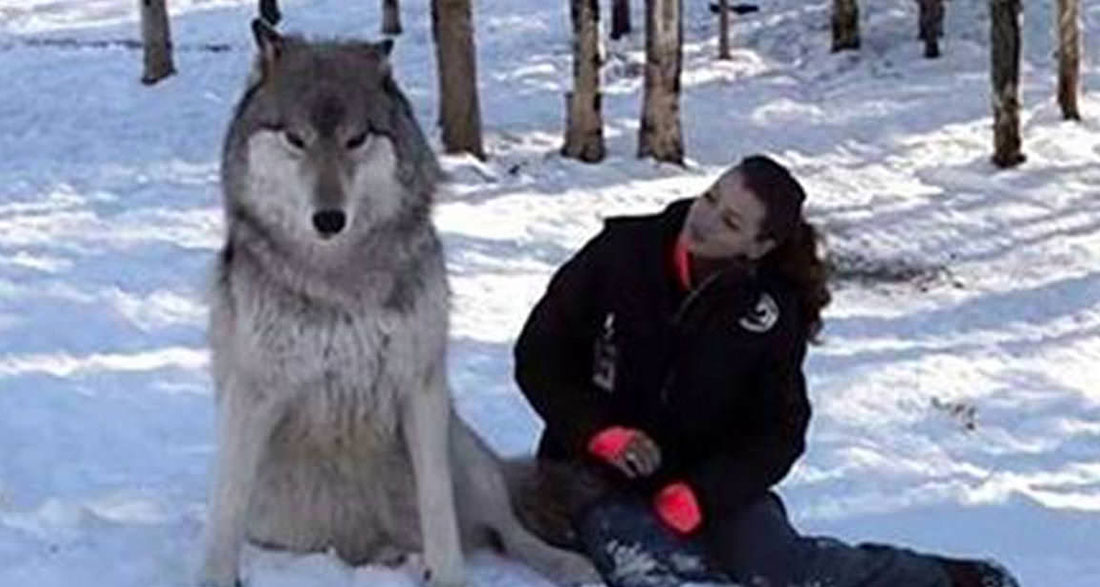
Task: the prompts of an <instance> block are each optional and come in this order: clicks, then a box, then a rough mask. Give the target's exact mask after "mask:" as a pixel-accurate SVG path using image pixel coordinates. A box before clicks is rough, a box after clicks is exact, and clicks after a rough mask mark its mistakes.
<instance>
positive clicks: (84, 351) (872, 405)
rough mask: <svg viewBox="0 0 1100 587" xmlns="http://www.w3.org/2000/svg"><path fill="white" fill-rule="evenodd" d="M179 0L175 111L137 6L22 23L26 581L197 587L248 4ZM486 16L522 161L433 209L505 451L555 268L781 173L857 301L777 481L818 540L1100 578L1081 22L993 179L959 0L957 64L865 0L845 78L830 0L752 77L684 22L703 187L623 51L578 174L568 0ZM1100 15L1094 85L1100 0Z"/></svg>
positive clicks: (396, 577)
mask: <svg viewBox="0 0 1100 587" xmlns="http://www.w3.org/2000/svg"><path fill="white" fill-rule="evenodd" d="M169 4H170V5H172V7H173V10H174V11H175V13H176V14H175V17H174V20H173V27H174V30H173V33H174V36H175V40H176V45H177V55H176V58H177V65H178V67H179V70H180V75H178V76H176V77H174V78H172V79H170V80H168V81H167V82H165V83H163V84H162V85H159V86H157V87H155V88H152V89H149V88H144V87H142V86H140V85H139V84H138V83H137V79H138V77H139V75H140V72H139V68H140V54H139V53H138V52H136V51H134V50H131V49H128V48H127V47H126V45H125V43H119V41H126V40H132V39H134V38H136V31H137V25H136V23H135V14H134V10H135V9H134V6H135V5H136V3H134V2H132V0H0V72H3V83H2V84H0V585H4V586H8V585H11V586H23V585H35V586H36V587H52V586H55V585H56V586H64V587H71V586H72V585H84V584H95V585H111V586H119V587H131V586H133V587H137V586H141V587H148V586H152V585H156V586H158V587H159V586H185V585H189V584H191V581H192V577H193V575H194V569H195V566H196V559H197V553H198V550H199V548H198V545H199V544H198V543H199V535H200V531H201V521H202V514H203V510H204V496H205V488H206V482H207V464H208V462H209V459H210V456H211V454H212V451H213V446H212V430H211V428H212V426H211V422H212V399H211V389H210V381H209V378H208V376H207V373H206V365H207V356H206V352H205V350H204V345H203V329H204V320H205V308H204V303H203V297H202V292H203V288H204V283H205V279H206V275H207V271H208V268H209V265H210V262H211V260H212V258H213V256H214V252H215V250H216V248H217V246H218V244H219V242H220V231H221V218H220V211H219V208H218V198H219V193H218V186H217V155H218V149H219V142H220V138H221V133H222V130H223V128H224V125H225V122H226V118H227V116H228V113H229V110H230V108H231V106H232V104H233V102H234V100H235V99H236V97H237V94H238V92H239V90H240V89H241V84H242V81H243V76H244V73H245V70H246V68H247V63H248V60H249V54H250V51H251V47H250V40H249V38H248V36H247V20H248V18H249V16H250V10H251V8H252V6H253V2H251V1H248V2H245V1H240V0H170V1H169ZM285 4H286V6H285V7H284V9H285V10H284V11H285V13H286V18H287V21H286V22H287V23H288V24H289V26H290V28H292V29H298V30H303V31H308V32H310V33H315V34H323V35H337V34H338V35H353V34H363V33H365V34H368V35H370V36H375V30H376V29H377V22H378V19H377V2H368V1H365V0H363V1H356V2H340V1H337V0H318V1H306V0H297V1H291V0H286V2H285ZM403 4H404V17H405V21H406V28H407V30H408V32H407V33H406V35H405V36H403V37H402V38H401V39H400V40H399V42H398V46H397V50H396V54H395V59H396V70H397V73H398V76H399V78H400V80H401V82H402V83H403V85H404V86H405V88H406V89H407V91H408V92H409V94H410V96H411V97H412V98H413V100H414V102H415V104H416V107H417V110H418V115H419V116H420V118H421V120H423V121H432V120H434V112H433V105H434V95H435V87H434V73H433V72H434V69H433V68H434V62H433V61H432V58H431V51H432V49H431V45H430V38H429V32H428V30H429V29H428V22H427V14H426V5H427V0H406V1H405V2H403ZM476 4H477V26H478V34H479V38H478V42H479V57H480V63H479V67H480V76H481V83H482V94H481V97H482V105H483V113H484V121H485V126H486V133H487V143H488V144H487V146H488V149H489V152H490V154H491V156H492V159H491V161H490V162H489V163H488V164H486V165H481V164H476V163H472V162H470V161H469V160H465V159H461V158H456V159H449V160H447V161H446V165H447V167H448V168H449V169H450V170H451V171H452V173H453V177H454V180H455V181H454V183H453V185H452V186H451V188H450V192H449V193H448V194H446V195H445V196H443V197H442V198H441V202H440V205H439V207H438V213H437V219H438V222H439V226H440V229H441V231H442V233H443V236H444V238H445V241H446V245H447V252H448V260H449V266H450V271H451V279H452V287H453V289H454V292H455V296H454V301H455V314H454V318H453V341H452V342H453V347H452V348H453V351H452V362H451V373H452V384H453V387H454V391H455V394H456V396H457V398H458V405H459V409H460V411H461V413H462V414H463V415H464V416H465V417H466V418H467V419H469V420H470V421H471V422H473V423H474V425H475V426H476V428H477V429H478V430H479V431H480V432H482V433H483V434H484V435H485V436H486V437H487V438H489V440H490V441H491V442H492V444H493V445H494V446H495V447H496V448H497V449H499V450H500V451H502V452H504V453H508V454H518V453H523V452H526V451H529V450H530V449H531V447H532V443H533V441H534V439H535V437H536V434H537V431H538V423H537V422H536V420H535V419H534V418H533V417H532V414H531V412H530V411H529V410H528V409H527V408H526V407H525V405H524V403H523V401H522V400H521V399H520V397H519V396H518V394H517V392H516V390H515V388H514V386H513V384H512V383H511V380H510V372H511V364H510V360H511V359H510V344H511V342H512V340H513V337H514V336H515V334H516V332H517V331H518V328H519V326H520V325H521V323H522V320H523V319H524V317H525V315H526V312H527V310H528V309H529V308H530V306H531V305H532V304H533V302H534V301H535V300H536V299H537V297H538V296H539V295H540V293H541V292H542V288H543V287H544V286H545V283H546V280H547V278H548V277H549V275H550V273H551V272H552V271H553V269H554V268H555V267H556V266H557V265H558V264H559V263H561V262H562V261H563V260H564V259H566V258H567V256H568V255H569V254H570V252H571V251H573V250H574V249H575V248H576V247H578V246H579V245H580V244H581V243H583V242H584V240H585V239H586V238H587V237H588V236H590V235H591V234H592V233H593V232H594V231H595V230H596V229H597V228H598V227H599V219H600V218H601V217H602V216H606V215H609V214H614V213H621V212H633V211H651V210H655V209H657V208H659V207H660V206H662V205H663V204H664V203H666V202H668V201H670V200H672V199H674V198H677V197H682V196H686V195H692V194H694V193H696V192H697V191H699V190H700V188H702V187H703V186H705V185H706V184H707V183H708V182H709V181H710V180H711V179H712V178H713V177H714V176H715V174H716V173H717V172H718V171H719V170H720V169H722V168H723V167H724V166H725V165H727V164H728V163H730V162H732V161H734V160H735V159H737V158H739V157H740V156H743V155H746V154H749V153H752V152H757V151H763V152H768V153H771V154H773V155H775V156H777V157H779V158H780V159H782V160H783V161H785V162H786V163H788V164H790V165H791V166H792V168H793V169H794V170H795V172H796V174H797V175H798V176H799V177H801V178H802V179H803V180H804V183H805V184H806V186H807V188H808V189H809V191H810V193H811V202H810V214H811V217H812V220H814V221H815V222H817V223H819V225H820V226H821V227H822V228H823V230H824V232H825V233H826V234H827V235H828V237H829V242H830V245H831V250H832V253H833V254H834V256H835V257H836V258H837V259H838V265H839V266H840V268H841V278H842V279H841V280H840V281H838V282H837V283H836V285H835V290H836V301H835V303H834V304H833V305H832V306H831V308H830V309H829V312H828V316H827V330H826V336H825V343H824V344H823V345H821V346H818V347H816V348H814V349H813V350H812V351H811V355H810V359H809V363H808V371H809V377H810V386H811V392H812V399H813V403H814V406H815V419H814V421H813V426H812V428H811V437H810V448H809V451H808V454H807V455H806V457H805V459H804V460H803V461H802V462H801V463H800V465H799V467H798V468H797V469H796V472H795V474H794V475H792V477H791V478H789V479H788V480H787V481H786V482H785V483H784V485H783V486H782V493H783V494H784V495H785V496H786V497H787V498H788V500H789V505H790V507H791V511H792V514H793V516H794V517H795V519H796V521H797V523H798V525H799V526H800V527H801V528H803V529H804V530H806V531H807V532H810V533H821V534H831V535H836V536H840V537H842V538H845V539H848V540H853V541H858V540H875V541H894V542H899V543H903V544H907V545H910V546H913V547H916V548H920V549H925V550H936V551H942V552H949V553H956V554H984V555H991V556H995V557H998V558H1000V559H1001V560H1003V561H1005V562H1006V563H1007V564H1009V566H1011V567H1012V568H1014V569H1015V570H1017V571H1018V573H1019V574H1020V575H1021V578H1022V579H1023V583H1024V584H1025V585H1027V586H1028V587H1033V586H1044V585H1058V586H1059V587H1094V586H1096V585H1100V556H1097V555H1098V554H1100V550H1098V549H1097V546H1096V545H1097V544H1098V543H1100V385H1098V384H1097V381H1098V380H1100V367H1098V365H1100V272H1098V268H1100V122H1098V121H1100V97H1098V96H1097V94H1095V93H1089V94H1086V96H1085V97H1084V98H1083V100H1082V109H1083V111H1084V114H1085V116H1086V118H1087V119H1088V120H1087V121H1086V122H1084V123H1083V124H1072V123H1064V122H1062V121H1060V119H1059V116H1058V112H1057V108H1056V106H1055V104H1054V103H1053V100H1052V95H1053V83H1054V76H1053V73H1052V58H1051V54H1052V40H1051V35H1050V26H1049V24H1050V23H1051V22H1052V20H1053V16H1052V15H1051V5H1052V4H1053V0H1037V1H1035V2H1028V3H1027V5H1028V7H1027V12H1026V16H1025V32H1024V58H1025V66H1024V77H1023V86H1022V94H1023V97H1024V103H1025V112H1024V116H1023V121H1024V124H1023V130H1024V136H1025V151H1026V152H1027V154H1028V155H1029V160H1028V162H1027V164H1026V165H1024V166H1023V167H1021V168H1019V169H1018V170H1014V171H1007V172H997V171H995V170H994V169H993V168H992V167H991V166H990V164H989V163H988V156H989V154H990V143H991V137H990V130H989V125H990V118H989V112H988V111H989V108H988V101H989V100H988V95H989V91H988V84H989V82H988V76H987V73H986V67H987V63H988V53H987V49H986V38H987V36H988V33H987V30H988V27H987V20H986V16H985V6H986V5H987V2H986V1H985V0H954V1H952V2H950V3H948V11H947V38H946V40H945V51H946V52H945V57H944V58H943V59H940V60H937V61H925V60H923V59H922V58H921V57H920V52H921V46H920V44H919V43H918V42H917V41H916V40H915V36H916V15H915V10H916V8H915V4H914V3H913V2H912V1H911V0H875V1H873V2H865V3H864V7H863V9H864V13H863V26H864V31H863V32H864V49H863V50H862V51H860V52H859V53H851V54H843V55H832V54H830V53H829V52H828V51H827V47H828V27H829V24H828V5H829V4H830V3H829V2H827V1H826V0H762V1H761V2H760V4H761V6H762V11H761V12H760V13H758V14H756V15H752V16H750V17H746V18H744V19H741V20H738V21H737V22H736V25H735V28H734V36H735V47H736V50H735V52H734V59H733V61H731V62H727V63H716V62H715V61H714V60H713V59H712V55H713V53H714V51H715V46H716V43H715V38H714V35H713V23H712V21H711V17H710V16H709V13H708V12H707V10H706V7H705V4H704V3H703V2H702V1H701V0H689V1H688V2H687V5H688V6H687V12H688V18H687V23H686V34H687V44H686V47H685V51H686V67H685V74H684V90H685V96H684V104H683V111H684V119H685V127H686V136H687V150H688V154H689V157H690V158H691V164H690V165H689V167H688V169H686V170H684V169H679V168H675V167H668V166H656V165H653V164H652V163H650V162H646V161H638V160H636V159H635V158H634V157H633V152H634V148H635V142H634V141H635V133H636V130H637V113H638V110H639V108H640V104H639V97H640V94H639V88H640V83H641V80H640V78H639V77H638V76H637V64H638V63H639V62H640V60H641V55H640V52H639V48H640V47H641V46H642V39H641V35H636V36H635V38H633V39H630V40H629V41H627V42H624V43H622V44H617V45H614V46H612V47H610V50H611V51H610V53H611V54H610V56H609V65H608V67H607V69H606V73H607V76H606V77H607V79H606V81H607V85H606V87H605V89H606V96H605V106H606V110H605V116H606V122H607V134H608V137H609V148H610V152H611V156H610V157H609V159H608V160H607V161H606V162H604V163H603V164H601V165H598V166H586V165H583V164H578V163H573V162H567V161H563V160H562V159H560V158H559V157H557V155H556V148H557V146H558V145H559V141H560V135H561V130H560V124H561V120H562V118H563V112H562V98H561V94H562V92H563V91H565V90H566V89H567V85H568V79H569V78H568V74H569V71H570V62H569V44H568V38H567V35H566V31H567V30H568V26H567V13H566V7H565V2H561V1H559V2H544V1H540V0H480V1H478V2H476ZM635 4H640V2H636V3H635ZM1083 4H1084V7H1083V12H1084V15H1083V17H1084V22H1085V28H1086V31H1085V38H1086V51H1085V72H1084V83H1085V86H1086V89H1092V88H1096V87H1098V86H1100V3H1097V2H1093V1H1091V0H1086V1H1085V2H1083ZM638 8H639V7H638V6H636V7H635V9H636V11H637V10H638ZM635 16H636V18H635V22H636V23H638V22H642V21H641V19H640V14H636V15H635ZM43 39H51V40H55V41H56V40H58V39H70V40H76V41H80V43H77V44H76V45H73V44H69V43H67V42H66V43H57V42H55V41H51V42H47V43H43V42H42V41H41V40H43ZM85 41H109V42H107V43H102V42H101V43H94V44H91V45H88V46H82V45H81V43H83V42H85ZM219 47H224V48H225V49H226V50H222V51H213V50H212V49H216V48H219ZM473 568H474V579H475V584H478V585H517V584H522V585H529V586H535V585H543V584H544V583H543V582H541V581H540V580H538V579H537V578H534V577H533V576H532V575H531V574H530V573H529V572H527V571H526V570H524V569H521V568H517V566H516V565H514V564H512V563H509V562H507V561H502V560H499V559H497V558H494V557H492V556H489V555H484V556H482V557H479V558H478V559H477V560H476V561H475V562H474V565H473ZM246 569H247V572H248V573H249V574H250V576H251V577H252V585H254V586H256V587H276V586H277V587H303V586H307V585H309V586H311V585H333V586H336V585H348V586H350V585H393V586H399V585H400V586H404V585H413V584H414V582H413V580H412V579H411V578H410V576H409V575H408V574H407V573H404V572H401V571H390V570H382V569H369V568H368V569H351V568H348V567H346V566H344V565H342V564H340V563H338V562H336V561H335V560H334V559H331V558H330V557H327V556H324V555H317V556H311V557H291V556H287V555H281V554H273V553H264V552H260V551H258V550H251V551H250V552H249V554H248V557H247V562H246Z"/></svg>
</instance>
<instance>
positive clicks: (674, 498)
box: [653, 482, 703, 534]
mask: <svg viewBox="0 0 1100 587" xmlns="http://www.w3.org/2000/svg"><path fill="white" fill-rule="evenodd" d="M653 505H654V507H656V508H657V515H658V516H659V517H660V518H661V520H662V521H664V523H666V524H668V525H669V526H671V527H672V529H674V530H676V531H677V532H679V533H681V534H690V533H691V532H693V531H694V530H695V529H696V528H698V527H699V524H701V523H702V522H703V511H702V510H701V509H699V500H697V499H696V498H695V492H694V491H692V490H691V487H689V486H688V484H687V483H682V482H681V483H672V484H671V485H666V486H665V488H664V489H662V490H661V491H660V492H658V493H657V497H656V499H655V500H654V504H653Z"/></svg>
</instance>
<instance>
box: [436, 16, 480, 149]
mask: <svg viewBox="0 0 1100 587" xmlns="http://www.w3.org/2000/svg"><path fill="white" fill-rule="evenodd" d="M432 37H433V39H434V40H435V55H436V62H437V64H438V70H439V123H440V126H442V127H443V149H444V150H445V151H446V152H448V153H470V154H472V155H474V156H475V157H477V158H478V159H485V150H484V149H483V148H482V144H481V107H480V105H479V104H478V96H477V55H476V51H475V48H474V27H473V17H472V15H471V10H470V0H432Z"/></svg>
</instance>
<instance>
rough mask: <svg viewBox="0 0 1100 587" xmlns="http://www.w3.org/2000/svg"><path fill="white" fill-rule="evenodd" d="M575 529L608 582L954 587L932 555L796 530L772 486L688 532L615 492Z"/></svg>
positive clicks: (640, 586)
mask: <svg viewBox="0 0 1100 587" xmlns="http://www.w3.org/2000/svg"><path fill="white" fill-rule="evenodd" d="M577 531H578V535H579V536H580V538H581V541H582V543H583V545H584V548H585V550H586V551H587V552H588V554H589V556H590V557H591V558H592V561H593V563H594V564H595V565H596V568H597V569H599V571H600V574H601V575H602V576H603V578H604V581H605V582H606V583H607V585H608V586H609V587H680V586H685V585H693V586H703V585H713V586H732V585H745V586H746V587H748V586H752V587H788V586H792V585H813V586H814V587H857V586H858V587H951V580H950V579H949V578H948V576H947V574H946V572H945V571H944V569H943V567H942V566H941V565H940V564H939V563H938V562H937V561H936V560H934V559H932V558H931V557H926V556H922V555H919V554H917V553H915V552H913V551H910V550H905V549H901V548H894V547H890V546H883V545H871V544H864V545H859V546H850V545H847V544H845V543H842V542H840V541H837V540H833V539H830V538H808V537H803V536H800V535H799V534H798V533H797V532H796V531H795V529H794V528H793V527H791V524H790V521H789V520H788V519H787V512H786V510H785V509H784V507H783V503H782V501H780V499H779V497H778V496H777V495H775V494H769V495H768V496H766V497H764V498H763V499H761V500H759V501H758V502H756V503H753V504H750V505H749V506H747V507H745V508H743V509H742V510H741V511H740V512H738V513H737V514H736V515H733V516H729V517H727V518H726V519H720V520H710V521H709V523H708V524H707V525H706V527H705V528H704V529H703V530H702V531H700V532H699V533H698V534H697V535H693V536H691V537H687V538H685V537H681V536H679V535H677V534H675V533H674V532H672V531H671V530H668V529H667V528H666V527H665V526H664V525H663V524H662V523H661V522H660V521H659V520H658V519H657V518H656V516H655V515H654V514H653V512H652V510H651V508H650V507H649V504H648V503H646V502H645V501H644V500H642V499H640V498H637V497H633V496H631V497H627V496H620V495H615V496H614V497H610V498H605V499H603V500H601V501H600V502H598V503H597V504H595V505H593V506H592V507H590V508H588V509H587V510H586V511H585V512H584V514H583V515H582V516H581V517H580V520H579V521H578V524H577Z"/></svg>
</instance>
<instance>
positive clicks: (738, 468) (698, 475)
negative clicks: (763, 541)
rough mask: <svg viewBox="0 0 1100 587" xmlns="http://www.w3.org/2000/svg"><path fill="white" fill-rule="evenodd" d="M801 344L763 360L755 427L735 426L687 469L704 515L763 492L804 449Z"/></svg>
mask: <svg viewBox="0 0 1100 587" xmlns="http://www.w3.org/2000/svg"><path fill="white" fill-rule="evenodd" d="M800 347H801V348H797V349H792V350H791V351H790V352H789V353H788V355H789V356H787V357H776V358H771V359H769V360H768V361H766V362H765V363H764V364H763V365H762V371H761V374H760V376H759V377H758V378H757V379H756V384H757V385H758V386H759V387H758V389H757V392H758V393H759V394H761V395H760V396H758V397H760V398H761V400H760V402H759V403H758V404H757V405H758V406H760V408H759V409H760V410H761V414H760V417H759V418H758V419H757V420H756V422H757V425H756V426H755V429H754V430H752V431H746V430H740V431H731V433H733V434H732V436H731V440H730V443H729V445H727V446H722V447H717V451H716V452H715V453H714V454H713V455H711V456H709V457H707V458H705V459H703V460H702V461H701V462H700V463H699V464H697V465H696V466H694V467H692V468H691V470H690V472H689V473H688V481H689V483H690V485H691V486H692V487H693V488H695V490H696V492H697V493H698V494H699V499H700V502H701V505H702V510H703V516H704V518H713V517H714V516H715V515H719V516H721V515H723V513H724V512H729V511H731V510H736V509H739V508H740V507H742V506H745V505H747V504H749V503H750V502H752V501H755V500H756V499H759V498H761V497H763V496H764V495H765V494H766V493H767V492H768V490H769V489H771V487H772V486H774V485H776V484H777V483H779V482H780V481H782V480H783V478H784V477H786V476H787V473H789V472H790V470H791V467H792V466H794V463H795V461H797V460H798V458H799V457H800V456H802V453H803V452H804V451H805V447H806V441H805V438H806V429H807V427H808V425H809V421H810V403H809V400H808V399H807V397H806V380H805V376H804V375H803V373H802V357H803V356H804V355H805V343H804V342H803V343H801V345H800ZM733 438H736V441H734V440H732V439H733Z"/></svg>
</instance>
